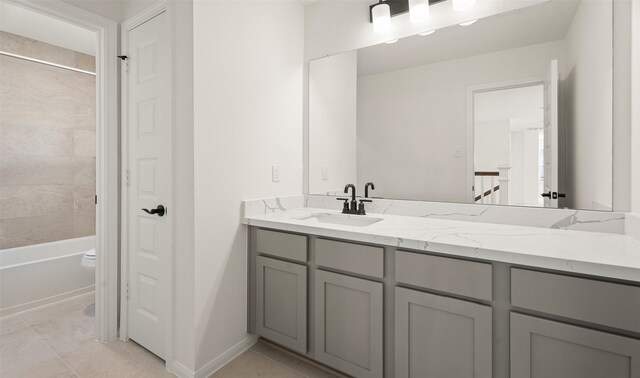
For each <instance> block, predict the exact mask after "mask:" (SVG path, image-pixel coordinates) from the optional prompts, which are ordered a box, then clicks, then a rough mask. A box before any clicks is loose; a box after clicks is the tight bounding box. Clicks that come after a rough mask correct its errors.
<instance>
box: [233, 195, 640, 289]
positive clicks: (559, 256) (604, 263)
mask: <svg viewBox="0 0 640 378" xmlns="http://www.w3.org/2000/svg"><path fill="white" fill-rule="evenodd" d="M339 213H340V212H339V211H334V210H327V209H315V208H308V207H301V208H297V209H291V210H286V211H283V212H280V213H273V214H264V215H255V216H248V217H247V218H246V221H245V222H246V224H248V225H251V226H257V227H264V228H270V229H275V230H282V231H290V232H298V233H305V234H312V235H318V236H324V237H330V238H336V239H345V240H352V241H358V242H365V243H372V244H379V245H385V246H393V247H399V248H406V249H413V250H422V251H430V252H436V253H443V254H448V255H451V256H459V257H469V258H476V259H483V260H491V261H497V262H505V263H510V264H518V265H526V266H532V267H538V268H545V269H554V270H559V271H565V272H574V273H582V274H589V275H595V276H601V277H608V278H616V279H623V280H630V281H636V282H640V241H638V240H636V239H633V238H631V237H630V236H627V235H619V234H610V233H601V232H587V231H570V230H558V229H549V228H538V227H525V226H511V225H503V224H492V223H479V222H465V221H455V220H444V219H433V218H421V217H411V216H399V215H384V214H368V215H366V216H361V215H351V217H354V218H358V219H360V218H362V217H365V218H366V217H369V218H381V219H382V221H379V222H377V223H374V224H370V225H368V226H364V227H354V226H345V225H337V224H329V223H320V222H317V221H313V220H303V219H301V218H305V217H308V216H310V215H314V214H339Z"/></svg>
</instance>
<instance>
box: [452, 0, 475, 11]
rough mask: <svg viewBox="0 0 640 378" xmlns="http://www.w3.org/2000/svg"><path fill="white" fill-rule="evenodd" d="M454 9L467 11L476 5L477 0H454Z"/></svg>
mask: <svg viewBox="0 0 640 378" xmlns="http://www.w3.org/2000/svg"><path fill="white" fill-rule="evenodd" d="M452 1H453V10H454V11H465V10H467V9H469V8H471V7H472V6H474V5H476V0H452Z"/></svg>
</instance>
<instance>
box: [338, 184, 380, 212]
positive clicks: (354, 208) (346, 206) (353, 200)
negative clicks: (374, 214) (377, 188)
mask: <svg viewBox="0 0 640 378" xmlns="http://www.w3.org/2000/svg"><path fill="white" fill-rule="evenodd" d="M369 184H371V187H372V189H373V183H369ZM369 184H367V187H366V188H365V191H366V192H367V195H368V186H369ZM350 188H351V204H350V205H349V198H336V199H337V200H338V201H344V206H342V214H357V215H367V213H366V212H365V210H364V203H365V202H371V200H370V199H364V198H361V199H360V205H359V206H358V202H357V201H356V187H355V185H353V184H347V185H346V186H345V187H344V192H345V193H347V194H349V189H350Z"/></svg>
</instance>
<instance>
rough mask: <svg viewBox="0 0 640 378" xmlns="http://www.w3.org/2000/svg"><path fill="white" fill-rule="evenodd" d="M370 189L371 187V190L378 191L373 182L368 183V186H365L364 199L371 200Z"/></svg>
mask: <svg viewBox="0 0 640 378" xmlns="http://www.w3.org/2000/svg"><path fill="white" fill-rule="evenodd" d="M369 187H371V190H375V189H376V187H375V186H374V185H373V183H372V182H368V183H367V185H365V186H364V198H369Z"/></svg>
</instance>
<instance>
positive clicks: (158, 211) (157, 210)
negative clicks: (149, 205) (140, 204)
mask: <svg viewBox="0 0 640 378" xmlns="http://www.w3.org/2000/svg"><path fill="white" fill-rule="evenodd" d="M142 211H144V212H145V213H147V214H151V215H154V214H158V216H159V217H161V216H163V215H164V213H165V211H166V209H165V208H164V206H162V205H158V207H156V208H155V209H151V210H149V209H142Z"/></svg>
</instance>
